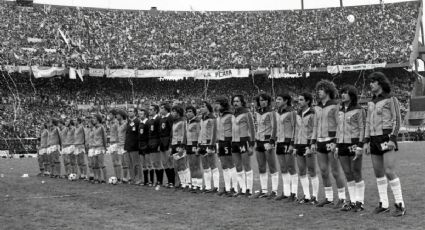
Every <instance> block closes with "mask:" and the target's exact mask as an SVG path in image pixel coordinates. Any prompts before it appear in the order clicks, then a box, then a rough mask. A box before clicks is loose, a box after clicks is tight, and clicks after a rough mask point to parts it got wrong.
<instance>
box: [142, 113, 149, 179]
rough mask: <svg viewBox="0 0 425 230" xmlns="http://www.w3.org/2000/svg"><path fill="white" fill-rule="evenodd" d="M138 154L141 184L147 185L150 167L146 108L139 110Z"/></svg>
mask: <svg viewBox="0 0 425 230" xmlns="http://www.w3.org/2000/svg"><path fill="white" fill-rule="evenodd" d="M139 121H140V123H139V154H140V165H141V169H142V170H143V172H142V173H143V185H145V186H147V185H149V169H150V168H151V164H150V160H149V146H148V144H149V126H148V124H147V122H148V111H147V110H146V109H140V110H139Z"/></svg>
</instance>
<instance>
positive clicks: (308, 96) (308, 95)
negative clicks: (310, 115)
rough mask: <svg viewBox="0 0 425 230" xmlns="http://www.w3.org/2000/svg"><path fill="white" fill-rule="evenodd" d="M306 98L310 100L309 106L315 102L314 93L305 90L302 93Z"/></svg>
mask: <svg viewBox="0 0 425 230" xmlns="http://www.w3.org/2000/svg"><path fill="white" fill-rule="evenodd" d="M300 96H302V97H303V98H304V100H305V101H308V107H311V105H312V104H313V95H312V94H311V93H309V92H303V93H301V94H300Z"/></svg>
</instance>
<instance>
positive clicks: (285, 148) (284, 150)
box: [276, 143, 292, 155]
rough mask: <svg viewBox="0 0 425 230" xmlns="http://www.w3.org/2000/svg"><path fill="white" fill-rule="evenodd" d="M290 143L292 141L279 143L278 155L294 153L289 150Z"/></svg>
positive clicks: (277, 146)
mask: <svg viewBox="0 0 425 230" xmlns="http://www.w3.org/2000/svg"><path fill="white" fill-rule="evenodd" d="M290 145H291V143H277V145H276V155H285V154H292V153H290V152H288V149H289V146H290Z"/></svg>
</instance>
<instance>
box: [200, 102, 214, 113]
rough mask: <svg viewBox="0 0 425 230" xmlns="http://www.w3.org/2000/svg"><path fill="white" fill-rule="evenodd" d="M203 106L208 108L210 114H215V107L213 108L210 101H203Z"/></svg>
mask: <svg viewBox="0 0 425 230" xmlns="http://www.w3.org/2000/svg"><path fill="white" fill-rule="evenodd" d="M202 104H205V107H207V109H208V111H209V112H210V113H212V112H213V107H212V106H211V104H210V103H209V102H208V101H202Z"/></svg>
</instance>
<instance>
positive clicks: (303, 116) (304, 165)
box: [294, 92, 319, 205]
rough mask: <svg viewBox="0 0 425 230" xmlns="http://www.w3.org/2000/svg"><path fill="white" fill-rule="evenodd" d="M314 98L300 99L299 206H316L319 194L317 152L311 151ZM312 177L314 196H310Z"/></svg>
mask: <svg viewBox="0 0 425 230" xmlns="http://www.w3.org/2000/svg"><path fill="white" fill-rule="evenodd" d="M312 103H313V96H312V95H311V94H310V93H307V92H304V93H302V94H301V95H299V97H298V105H299V107H300V109H299V110H298V112H297V123H296V126H295V140H294V144H295V154H296V156H297V165H298V174H299V177H300V182H301V187H302V189H303V193H304V195H303V197H302V198H300V199H298V203H299V204H313V205H316V204H317V203H318V201H317V195H318V194H319V178H318V177H317V175H316V160H317V158H316V152H313V151H311V149H310V146H311V138H312V136H313V127H314V109H313V108H312V107H311V105H312ZM307 172H308V176H310V180H311V187H312V194H310V183H309V181H308V176H307Z"/></svg>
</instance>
